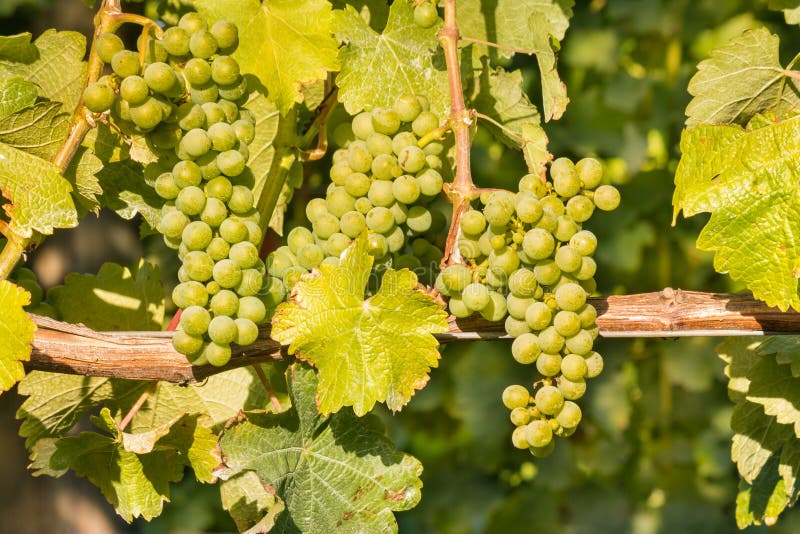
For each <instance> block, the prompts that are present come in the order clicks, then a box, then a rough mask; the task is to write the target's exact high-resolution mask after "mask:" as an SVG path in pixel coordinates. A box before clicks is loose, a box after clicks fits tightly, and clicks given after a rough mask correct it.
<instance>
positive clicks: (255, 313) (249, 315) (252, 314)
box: [236, 297, 267, 324]
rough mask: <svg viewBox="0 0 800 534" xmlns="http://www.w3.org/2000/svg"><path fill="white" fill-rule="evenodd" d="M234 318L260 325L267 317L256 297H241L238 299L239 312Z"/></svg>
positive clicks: (264, 308)
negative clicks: (248, 320)
mask: <svg viewBox="0 0 800 534" xmlns="http://www.w3.org/2000/svg"><path fill="white" fill-rule="evenodd" d="M236 316H237V317H239V318H241V319H250V320H251V321H253V322H254V323H255V324H261V323H262V322H264V319H265V318H266V316H267V308H266V307H265V306H264V303H263V302H261V300H260V299H259V298H257V297H242V298H240V299H239V310H238V311H237V312H236Z"/></svg>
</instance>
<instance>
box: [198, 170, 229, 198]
mask: <svg viewBox="0 0 800 534" xmlns="http://www.w3.org/2000/svg"><path fill="white" fill-rule="evenodd" d="M204 190H205V193H206V195H207V196H208V197H209V198H216V199H219V200H221V201H222V202H228V200H230V198H231V195H232V194H233V185H231V182H230V180H228V179H227V178H225V177H224V176H217V177H216V178H212V179H211V180H209V181H208V183H206V185H205V187H204Z"/></svg>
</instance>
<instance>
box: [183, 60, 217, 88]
mask: <svg viewBox="0 0 800 534" xmlns="http://www.w3.org/2000/svg"><path fill="white" fill-rule="evenodd" d="M183 75H184V76H185V77H186V79H187V80H188V82H189V83H190V84H192V86H194V87H200V86H202V85H205V84H207V83H208V82H209V81H211V65H209V64H208V61H206V60H205V59H200V58H197V57H195V58H192V59H190V60H189V61H187V62H186V65H184V67H183Z"/></svg>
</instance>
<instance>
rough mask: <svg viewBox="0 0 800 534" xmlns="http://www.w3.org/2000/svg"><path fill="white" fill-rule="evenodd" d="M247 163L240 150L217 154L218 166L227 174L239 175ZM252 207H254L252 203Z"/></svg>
mask: <svg viewBox="0 0 800 534" xmlns="http://www.w3.org/2000/svg"><path fill="white" fill-rule="evenodd" d="M215 126H216V125H215ZM245 165H247V161H246V160H245V158H244V156H243V155H242V154H241V152H239V151H238V150H226V151H225V152H220V153H219V155H218V156H217V167H218V168H219V170H220V172H221V173H222V174H224V175H225V176H229V177H231V176H239V175H240V174H242V172H244V168H245ZM240 187H241V186H240ZM250 207H252V203H251V204H250ZM250 207H248V208H247V209H250Z"/></svg>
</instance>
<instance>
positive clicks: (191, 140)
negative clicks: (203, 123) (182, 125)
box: [180, 128, 211, 158]
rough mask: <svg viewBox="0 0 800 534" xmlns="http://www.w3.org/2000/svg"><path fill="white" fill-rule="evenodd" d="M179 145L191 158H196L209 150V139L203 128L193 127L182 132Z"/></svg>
mask: <svg viewBox="0 0 800 534" xmlns="http://www.w3.org/2000/svg"><path fill="white" fill-rule="evenodd" d="M180 147H181V150H182V151H184V152H186V153H187V154H188V155H189V156H191V157H192V158H198V157H200V156H202V155H203V154H205V153H206V152H208V151H209V150H211V139H209V137H208V133H207V132H206V131H205V130H203V129H201V128H195V129H193V130H189V131H188V132H186V134H184V136H183V139H181V144H180Z"/></svg>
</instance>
